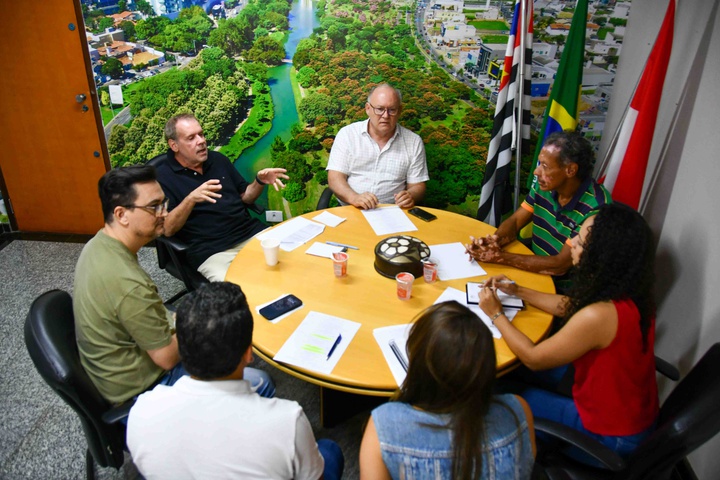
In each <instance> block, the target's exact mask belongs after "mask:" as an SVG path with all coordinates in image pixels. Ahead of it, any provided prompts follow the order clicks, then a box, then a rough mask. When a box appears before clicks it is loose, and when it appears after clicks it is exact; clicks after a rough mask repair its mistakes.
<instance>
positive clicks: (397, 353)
mask: <svg viewBox="0 0 720 480" xmlns="http://www.w3.org/2000/svg"><path fill="white" fill-rule="evenodd" d="M390 350H392V352H393V353H394V354H395V358H397V359H398V362H400V366H401V367H402V368H403V370H405V371H406V372H407V371H408V364H407V362H406V361H405V357H403V355H402V353H401V352H400V348H398V346H397V343H395V340H390Z"/></svg>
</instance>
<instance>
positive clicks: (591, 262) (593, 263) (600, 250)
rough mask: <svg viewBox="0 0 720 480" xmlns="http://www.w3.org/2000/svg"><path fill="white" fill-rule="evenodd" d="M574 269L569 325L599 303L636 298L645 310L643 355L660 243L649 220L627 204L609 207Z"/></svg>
mask: <svg viewBox="0 0 720 480" xmlns="http://www.w3.org/2000/svg"><path fill="white" fill-rule="evenodd" d="M584 242H585V244H584V246H583V252H582V254H581V255H580V259H579V262H578V265H577V266H576V267H575V268H574V269H573V273H572V279H573V280H572V286H571V287H570V290H569V291H568V297H569V300H568V304H567V308H566V312H565V318H564V320H565V321H567V320H568V319H570V317H572V316H573V315H574V314H575V313H577V312H578V311H579V310H580V309H582V308H583V307H586V306H588V305H590V304H593V303H596V302H606V301H610V300H624V299H630V300H632V301H633V302H634V303H635V305H636V306H637V308H638V310H639V311H640V330H641V332H642V337H643V350H646V349H647V334H648V331H649V329H650V324H651V322H652V318H653V317H654V315H655V301H654V299H653V283H654V280H655V270H654V263H655V241H654V238H653V233H652V230H650V227H649V226H648V224H647V223H646V222H645V219H643V217H642V216H641V215H640V214H639V213H638V212H636V211H635V210H633V209H632V208H630V207H628V206H627V205H624V204H622V203H611V204H608V205H603V206H601V207H600V208H599V209H598V213H597V215H596V216H595V223H594V224H593V225H592V226H591V227H590V228H589V229H588V238H586V239H584Z"/></svg>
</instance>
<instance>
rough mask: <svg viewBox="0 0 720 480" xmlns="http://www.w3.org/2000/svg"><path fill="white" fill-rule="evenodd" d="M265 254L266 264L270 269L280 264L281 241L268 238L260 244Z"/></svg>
mask: <svg viewBox="0 0 720 480" xmlns="http://www.w3.org/2000/svg"><path fill="white" fill-rule="evenodd" d="M260 245H261V246H262V249H263V253H264V254H265V263H267V264H268V266H269V267H274V266H275V265H277V263H278V253H279V252H280V240H278V239H277V238H266V239H265V240H263V241H262V242H260Z"/></svg>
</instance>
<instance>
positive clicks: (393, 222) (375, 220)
mask: <svg viewBox="0 0 720 480" xmlns="http://www.w3.org/2000/svg"><path fill="white" fill-rule="evenodd" d="M362 214H363V215H364V216H365V220H367V221H368V223H369V224H370V226H371V227H372V229H373V230H374V231H375V235H390V234H392V233H400V232H414V231H416V230H417V227H416V226H415V224H414V223H412V221H410V218H409V217H408V216H407V215H406V214H405V212H403V211H402V209H401V208H400V207H398V206H392V207H380V208H374V209H372V210H363V211H362Z"/></svg>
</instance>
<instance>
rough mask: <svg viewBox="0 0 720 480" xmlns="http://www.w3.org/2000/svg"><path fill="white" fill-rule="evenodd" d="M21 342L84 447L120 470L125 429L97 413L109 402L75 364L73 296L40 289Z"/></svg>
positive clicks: (104, 465) (122, 459) (102, 461)
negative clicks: (69, 414)
mask: <svg viewBox="0 0 720 480" xmlns="http://www.w3.org/2000/svg"><path fill="white" fill-rule="evenodd" d="M25 345H26V346H27V349H28V353H29V354H30V358H31V359H32V361H33V363H34V364H35V368H37V370H38V372H39V373H40V376H42V378H43V379H44V380H45V382H46V383H47V384H48V385H49V386H50V388H52V389H53V390H54V391H55V393H57V394H58V395H59V396H60V397H61V398H62V399H63V400H64V401H65V402H66V403H67V404H68V405H70V407H71V408H72V409H73V410H74V411H75V412H76V413H77V414H78V416H79V417H80V422H81V424H82V427H83V431H84V432H85V438H86V439H87V442H88V449H89V450H90V453H91V454H92V456H93V458H94V459H95V461H96V462H97V463H98V464H99V465H100V466H102V467H114V468H120V467H121V466H122V464H123V461H124V453H123V448H124V446H125V428H124V427H123V426H122V425H119V424H114V425H108V424H106V423H105V422H103V420H102V418H101V417H102V414H103V413H104V412H106V411H107V410H108V409H109V408H110V405H109V404H108V402H107V401H106V400H105V399H104V398H103V397H102V396H101V395H100V392H98V390H97V388H95V385H94V384H93V383H92V381H91V380H90V378H89V377H88V375H87V373H85V369H83V367H82V365H81V364H80V356H79V354H78V348H77V342H76V339H75V318H74V315H73V307H72V298H71V297H70V295H69V294H68V293H67V292H64V291H62V290H51V291H49V292H46V293H43V294H42V295H40V296H39V297H38V298H36V299H35V301H34V302H33V303H32V305H31V306H30V313H28V316H27V319H26V320H25Z"/></svg>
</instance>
